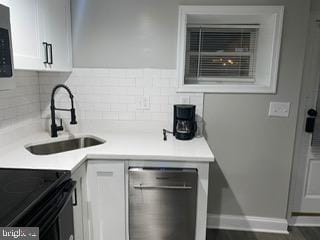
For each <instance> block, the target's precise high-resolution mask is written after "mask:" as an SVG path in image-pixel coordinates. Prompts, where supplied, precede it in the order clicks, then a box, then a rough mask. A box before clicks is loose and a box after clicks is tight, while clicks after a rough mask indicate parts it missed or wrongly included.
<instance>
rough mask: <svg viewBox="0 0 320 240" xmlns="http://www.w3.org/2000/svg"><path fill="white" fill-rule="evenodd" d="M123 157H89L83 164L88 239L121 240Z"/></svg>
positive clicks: (122, 239)
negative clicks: (105, 158) (103, 158)
mask: <svg viewBox="0 0 320 240" xmlns="http://www.w3.org/2000/svg"><path fill="white" fill-rule="evenodd" d="M124 164H125V163H124V161H119V160H118V161H110V160H108V161H101V160H97V161H95V160H90V161H88V166H87V183H88V210H89V211H88V212H89V239H90V240H106V239H108V240H125V238H126V201H125V199H126V197H125V165H124Z"/></svg>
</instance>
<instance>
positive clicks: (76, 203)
mask: <svg viewBox="0 0 320 240" xmlns="http://www.w3.org/2000/svg"><path fill="white" fill-rule="evenodd" d="M72 205H73V206H78V194H77V188H75V189H74V202H73V203H72Z"/></svg>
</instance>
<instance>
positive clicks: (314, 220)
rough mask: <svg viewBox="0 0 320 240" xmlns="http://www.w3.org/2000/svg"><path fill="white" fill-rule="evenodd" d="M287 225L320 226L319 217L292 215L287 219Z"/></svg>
mask: <svg viewBox="0 0 320 240" xmlns="http://www.w3.org/2000/svg"><path fill="white" fill-rule="evenodd" d="M289 225H290V226H297V227H306V226H308V227H320V217H302V216H301V217H300V216H299V217H292V218H290V219H289Z"/></svg>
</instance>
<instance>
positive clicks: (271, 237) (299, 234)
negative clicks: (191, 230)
mask: <svg viewBox="0 0 320 240" xmlns="http://www.w3.org/2000/svg"><path fill="white" fill-rule="evenodd" d="M207 240H320V228H314V227H298V228H297V227H292V228H291V230H290V234H289V235H288V234H270V233H254V232H242V231H229V230H216V229H208V230H207Z"/></svg>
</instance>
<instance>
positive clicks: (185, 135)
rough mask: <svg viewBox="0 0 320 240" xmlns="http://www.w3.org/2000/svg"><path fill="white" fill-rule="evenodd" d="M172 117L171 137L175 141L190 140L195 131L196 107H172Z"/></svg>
mask: <svg viewBox="0 0 320 240" xmlns="http://www.w3.org/2000/svg"><path fill="white" fill-rule="evenodd" d="M173 117H174V119H173V135H174V136H175V137H176V139H179V140H190V139H192V138H193V137H194V136H195V134H196V131H197V122H196V106H195V105H189V104H178V105H174V112H173Z"/></svg>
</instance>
